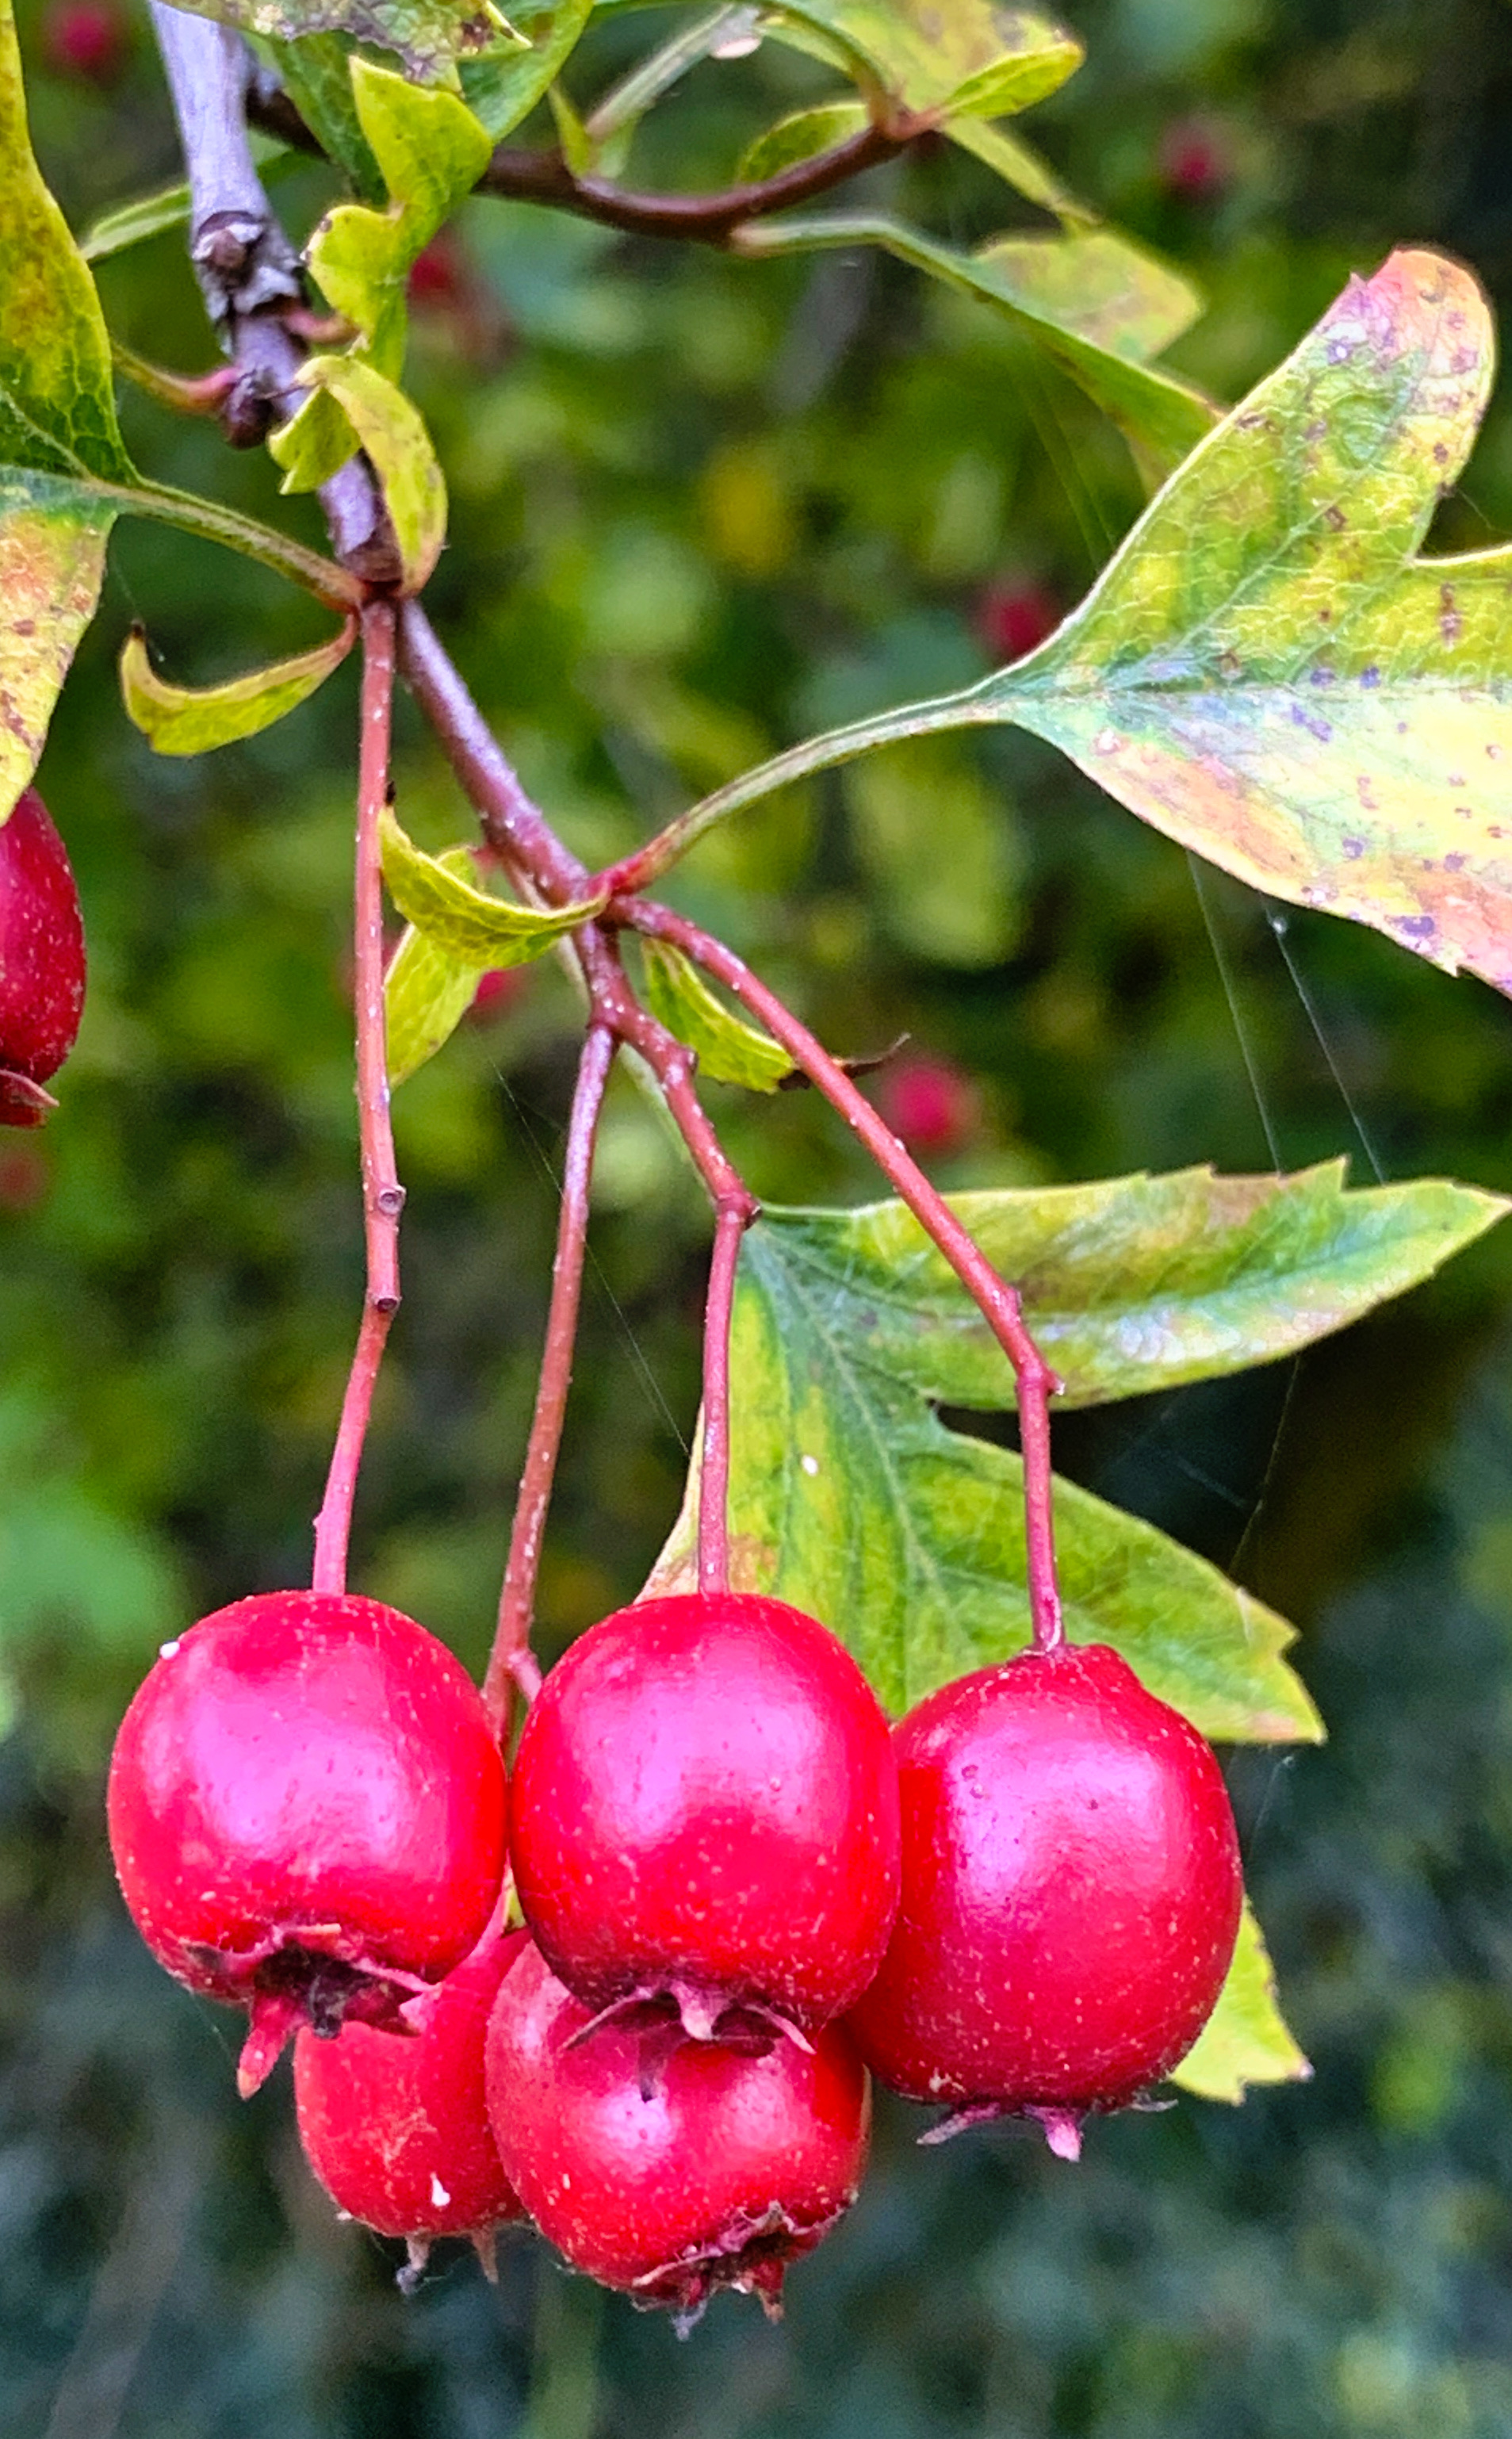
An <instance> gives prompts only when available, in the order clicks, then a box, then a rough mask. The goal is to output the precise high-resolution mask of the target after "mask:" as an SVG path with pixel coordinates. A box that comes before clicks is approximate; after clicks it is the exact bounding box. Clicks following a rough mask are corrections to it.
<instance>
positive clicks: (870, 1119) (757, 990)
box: [609, 898, 1064, 1651]
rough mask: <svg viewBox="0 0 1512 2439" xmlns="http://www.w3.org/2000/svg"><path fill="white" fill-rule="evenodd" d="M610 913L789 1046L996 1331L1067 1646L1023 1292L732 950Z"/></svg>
mask: <svg viewBox="0 0 1512 2439" xmlns="http://www.w3.org/2000/svg"><path fill="white" fill-rule="evenodd" d="M609 912H610V916H611V917H613V919H614V920H616V921H619V922H622V923H627V924H630V925H631V926H632V927H633V928H634V929H635V930H636V931H637V932H643V933H645V934H646V935H648V936H649V937H650V938H652V939H658V940H669V941H671V942H672V944H673V946H674V947H676V948H679V949H681V950H682V951H683V952H684V954H685V956H689V957H692V958H693V959H694V960H695V962H696V963H697V964H699V965H701V966H702V967H703V969H704V970H705V971H706V972H708V973H710V974H712V975H713V976H714V977H715V979H716V981H718V982H721V983H723V984H724V985H725V987H726V988H727V989H729V990H730V991H732V992H733V993H734V994H735V996H736V998H737V999H738V1000H739V1001H740V1002H741V1003H742V1005H743V1006H746V1007H747V1008H749V1009H750V1011H751V1014H752V1015H753V1016H755V1017H756V1019H757V1020H758V1021H759V1022H760V1023H761V1024H764V1025H765V1026H766V1028H767V1031H768V1032H769V1033H770V1034H771V1035H772V1037H773V1039H774V1041H780V1042H781V1044H782V1046H783V1048H784V1050H786V1051H787V1052H788V1054H789V1056H790V1058H792V1060H793V1062H794V1063H795V1065H797V1066H799V1067H801V1068H802V1070H803V1072H804V1074H805V1075H806V1076H807V1077H809V1080H810V1082H811V1083H813V1084H815V1085H816V1086H817V1087H818V1089H819V1091H820V1092H821V1093H823V1094H824V1095H825V1097H826V1099H827V1100H828V1101H830V1102H832V1103H833V1105H834V1107H835V1108H836V1109H837V1110H838V1111H839V1112H840V1113H841V1116H842V1117H843V1118H845V1121H846V1123H847V1125H849V1126H850V1127H851V1128H852V1129H853V1130H854V1131H855V1132H856V1133H857V1134H858V1135H859V1136H860V1138H861V1140H862V1142H863V1144H864V1145H865V1147H866V1149H867V1150H868V1151H869V1152H870V1153H871V1156H872V1158H873V1159H874V1160H875V1161H876V1163H877V1165H878V1166H879V1168H881V1171H882V1173H883V1175H884V1176H885V1177H886V1178H887V1179H888V1180H889V1182H890V1183H891V1184H893V1185H894V1186H896V1187H897V1189H898V1194H899V1195H900V1196H901V1198H902V1200H903V1202H905V1203H906V1204H907V1205H908V1208H909V1209H910V1211H912V1213H913V1214H914V1217H915V1219H916V1220H917V1221H918V1223H919V1225H920V1227H921V1228H922V1229H923V1230H924V1232H925V1234H926V1235H927V1236H928V1237H930V1238H931V1239H932V1241H933V1242H934V1244H935V1245H937V1246H938V1248H939V1250H940V1252H941V1253H942V1254H943V1255H944V1256H945V1259H946V1260H947V1261H948V1262H949V1263H950V1265H951V1268H952V1270H953V1271H954V1273H955V1274H956V1276H957V1278H958V1279H959V1280H960V1281H961V1283H962V1285H963V1286H964V1287H965V1288H966V1290H967V1291H968V1292H969V1294H970V1296H971V1297H972V1298H973V1299H974V1301H975V1302H976V1304H977V1305H978V1306H979V1307H980V1309H981V1311H982V1314H983V1317H984V1318H985V1320H986V1322H987V1326H988V1328H989V1329H990V1330H991V1331H992V1334H993V1336H994V1337H995V1338H996V1339H997V1341H998V1343H999V1344H1000V1345H1001V1346H1002V1348H1003V1350H1004V1352H1005V1355H1006V1356H1007V1359H1008V1361H1009V1362H1010V1363H1011V1364H1012V1366H1013V1370H1014V1377H1015V1380H1016V1381H1017V1384H1018V1399H1019V1439H1020V1445H1021V1448H1022V1450H1023V1499H1024V1518H1025V1545H1026V1553H1025V1554H1026V1558H1027V1571H1028V1581H1029V1613H1030V1617H1031V1620H1032V1622H1033V1627H1034V1640H1035V1646H1036V1648H1037V1649H1038V1650H1041V1651H1053V1650H1055V1649H1056V1647H1058V1645H1059V1644H1060V1643H1061V1642H1062V1641H1063V1640H1064V1627H1063V1625H1062V1622H1061V1615H1060V1593H1059V1590H1058V1584H1057V1581H1056V1556H1055V1533H1054V1510H1053V1505H1052V1487H1051V1470H1050V1398H1051V1397H1052V1396H1053V1394H1054V1393H1055V1391H1056V1390H1057V1389H1058V1387H1059V1385H1060V1384H1059V1382H1058V1380H1057V1379H1056V1376H1055V1374H1054V1373H1053V1372H1052V1371H1051V1369H1050V1367H1049V1365H1048V1364H1047V1363H1046V1362H1045V1360H1044V1358H1043V1356H1042V1355H1041V1352H1040V1350H1039V1348H1038V1346H1036V1344H1035V1343H1034V1340H1033V1339H1032V1338H1031V1336H1030V1335H1029V1331H1028V1329H1027V1328H1026V1327H1025V1326H1024V1320H1023V1309H1022V1308H1021V1305H1020V1302H1019V1293H1018V1290H1017V1289H1016V1288H1013V1287H1010V1286H1009V1284H1008V1282H1007V1281H1006V1280H1005V1279H1003V1278H1000V1277H999V1275H998V1273H997V1272H996V1271H995V1270H994V1269H993V1268H992V1265H991V1263H990V1262H989V1261H988V1260H987V1256H986V1255H985V1254H984V1253H982V1251H981V1250H980V1248H979V1247H978V1246H977V1245H975V1244H973V1242H972V1240H971V1238H970V1237H969V1236H968V1234H967V1232H966V1230H965V1229H964V1228H963V1227H962V1225H961V1223H960V1221H959V1220H957V1219H956V1217H955V1214H954V1212H953V1211H952V1209H951V1207H950V1205H949V1203H948V1202H945V1200H944V1199H943V1197H942V1196H940V1195H939V1194H937V1193H936V1192H935V1190H934V1186H933V1185H931V1184H930V1182H929V1180H928V1178H927V1177H926V1176H925V1175H924V1173H923V1171H922V1170H921V1169H919V1168H918V1167H916V1165H915V1163H914V1162H913V1161H912V1160H911V1159H910V1158H909V1156H908V1153H907V1152H906V1151H905V1150H904V1148H903V1147H902V1145H901V1144H900V1143H899V1142H898V1138H897V1136H896V1135H895V1134H893V1133H892V1132H891V1130H889V1129H888V1128H887V1127H886V1126H885V1125H884V1124H883V1122H882V1120H881V1118H880V1117H879V1116H878V1114H877V1113H876V1111H875V1110H874V1109H873V1108H872V1106H871V1103H870V1102H869V1101H867V1100H866V1099H865V1098H864V1097H863V1095H862V1094H860V1093H859V1092H858V1091H857V1089H856V1087H855V1085H854V1084H853V1083H852V1082H851V1080H850V1077H848V1076H847V1075H846V1074H845V1069H844V1068H843V1067H842V1066H841V1065H840V1064H839V1063H838V1061H837V1060H835V1059H831V1058H830V1056H829V1053H828V1052H827V1050H826V1049H825V1048H824V1047H823V1046H822V1044H821V1043H819V1042H818V1041H815V1040H814V1037H813V1035H812V1034H811V1033H810V1032H809V1029H808V1027H807V1026H806V1025H803V1024H799V1022H798V1019H797V1018H796V1017H795V1016H794V1015H793V1014H792V1011H791V1010H790V1009H789V1008H787V1007H785V1006H784V1005H783V1003H782V1001H781V1000H780V999H778V998H777V996H776V994H775V992H774V991H771V990H769V989H768V988H767V986H766V985H765V983H762V982H759V981H758V980H757V978H756V975H755V974H754V973H752V971H751V970H750V968H749V967H748V966H747V965H745V964H744V963H743V962H742V960H741V959H740V958H739V957H738V956H737V955H736V954H735V952H734V951H733V950H731V949H727V948H725V946H724V945H723V943H722V941H719V940H715V939H712V938H711V937H710V936H709V935H708V934H707V933H705V932H701V931H700V930H699V928H698V926H697V924H695V923H690V922H688V921H687V919H686V917H684V916H681V915H675V914H673V912H672V910H671V908H670V907H667V906H661V905H657V904H655V903H654V902H653V901H651V900H650V899H633V898H632V899H615V900H614V904H613V906H612V907H611V909H610V910H609Z"/></svg>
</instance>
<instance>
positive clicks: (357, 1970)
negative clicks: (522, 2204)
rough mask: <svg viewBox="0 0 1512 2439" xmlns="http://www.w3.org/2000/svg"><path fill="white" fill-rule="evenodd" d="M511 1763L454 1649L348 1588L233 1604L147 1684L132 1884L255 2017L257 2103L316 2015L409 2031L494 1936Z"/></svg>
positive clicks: (169, 1960) (127, 1837) (131, 1725)
mask: <svg viewBox="0 0 1512 2439" xmlns="http://www.w3.org/2000/svg"><path fill="white" fill-rule="evenodd" d="M505 1802H506V1797H505V1781H504V1765H503V1763H502V1761H501V1760H500V1758H499V1753H498V1749H497V1746H496V1745H495V1743H494V1740H493V1737H492V1736H491V1734H490V1732H489V1723H488V1720H487V1718H486V1717H485V1715H484V1710H483V1703H482V1700H481V1698H480V1696H479V1694H478V1692H477V1689H476V1687H475V1686H474V1685H473V1683H472V1682H471V1678H470V1677H469V1676H468V1675H467V1672H466V1670H465V1669H464V1668H463V1667H462V1666H461V1665H460V1663H459V1662H458V1661H456V1660H454V1658H453V1656H452V1654H451V1653H450V1652H449V1651H448V1650H447V1649H446V1648H445V1647H444V1645H442V1644H439V1643H437V1642H436V1639H435V1637H434V1636H433V1635H430V1634H427V1633H426V1631H425V1629H424V1628H423V1627H420V1626H417V1625H416V1624H415V1622H414V1620H413V1619H412V1618H407V1617H403V1616H401V1615H400V1612H399V1611H397V1610H392V1609H385V1608H384V1607H383V1605H382V1603H381V1602H379V1601H372V1600H362V1599H358V1598H356V1597H354V1596H351V1595H347V1594H340V1595H338V1594H330V1593H307V1592H287V1593H258V1595H257V1596H256V1597H255V1598H253V1599H251V1600H243V1601H237V1602H235V1603H234V1604H233V1606H232V1607H231V1608H229V1609H222V1610H218V1611H216V1612H215V1614H214V1615H213V1616H211V1617H207V1618H205V1619H203V1620H202V1621H201V1623H200V1624H199V1625H198V1626H195V1627H191V1628H190V1629H189V1630H188V1632H187V1634H185V1635H183V1636H181V1637H180V1638H179V1639H178V1640H177V1641H176V1642H173V1643H168V1644H165V1645H164V1647H163V1650H162V1654H161V1656H160V1657H159V1659H158V1660H157V1662H156V1664H155V1665H154V1666H153V1667H152V1669H151V1673H150V1674H149V1676H148V1677H147V1678H146V1680H145V1681H144V1682H143V1683H142V1684H141V1685H140V1686H139V1687H138V1689H137V1692H136V1694H135V1696H134V1698H133V1701H132V1704H131V1707H130V1709H129V1710H128V1711H127V1714H126V1717H125V1718H124V1720H123V1721H122V1723H121V1729H120V1734H119V1736H117V1737H116V1750H115V1753H114V1754H113V1755H112V1758H111V1767H110V1784H109V1791H108V1809H109V1817H110V1838H111V1847H112V1851H113V1852H114V1854H115V1858H116V1872H117V1874H118V1875H119V1878H120V1884H121V1891H122V1894H123V1895H124V1896H125V1899H126V1902H127V1905H128V1906H129V1908H130V1909H131V1913H132V1915H133V1919H134V1921H135V1923H136V1927H137V1929H138V1930H139V1931H140V1932H141V1933H142V1936H143V1938H144V1939H145V1940H146V1941H147V1944H148V1946H149V1948H151V1950H152V1953H153V1955H154V1956H156V1957H157V1959H158V1961H159V1963H160V1964H162V1965H164V1966H166V1967H167V1968H168V1970H169V1972H170V1973H171V1974H173V1975H175V1976H176V1978H177V1979H178V1980H179V1981H181V1982H183V1983H185V1984H187V1986H188V1987H189V1988H190V1989H191V1990H199V1991H203V1992H205V1994H206V1995H208V1996H209V1997H211V1998H215V1999H222V2000H225V2001H227V2002H228V2003H231V2004H233V2005H240V2006H245V2007H247V2008H248V2009H249V2011H250V2013H251V2017H252V2024H251V2029H250V2031H249V2033H248V2037H247V2043H246V2047H245V2049H244V2050H243V2052H242V2056H241V2067H240V2075H239V2078H238V2079H239V2082H240V2087H241V2090H242V2092H243V2093H245V2092H253V2091H255V2090H256V2089H257V2087H258V2084H259V2083H260V2082H261V2081H262V2079H263V2077H264V2076H265V2075H266V2074H268V2073H269V2071H270V2070H271V2068H272V2066H273V2063H274V2061H275V2059H276V2056H277V2055H278V2052H279V2050H280V2049H281V2048H282V2046H283V2044H284V2042H285V2041H286V2040H287V2039H288V2038H289V2037H290V2035H291V2034H292V2033H293V2031H294V2027H295V2025H296V2024H297V2023H298V2022H300V2021H308V2022H311V2023H313V2024H314V2025H315V2026H316V2027H317V2028H319V2029H321V2030H325V2031H335V2030H337V2029H339V2027H340V2025H341V2024H342V2023H343V2021H347V2020H348V2019H351V2020H355V2021H369V2022H380V2023H382V2022H392V2021H394V2020H395V2018H396V2015H397V2010H398V2008H399V2006H400V2003H402V2002H403V2001H404V2000H405V1999H407V1998H409V1997H411V1996H413V1995H414V1994H415V1993H416V1992H417V1991H418V1990H420V1989H422V1988H423V1987H424V1986H425V1985H427V1984H429V1983H432V1982H438V1981H439V1980H440V1979H441V1977H442V1975H443V1974H445V1973H448V1972H450V1971H451V1969H452V1967H454V1966H455V1965H459V1964H460V1963H461V1961H462V1959H463V1957H464V1956H466V1955H467V1954H468V1952H469V1950H470V1949H471V1948H472V1947H473V1946H474V1945H475V1944H476V1942H477V1940H478V1939H479V1938H480V1937H481V1936H482V1933H483V1932H484V1930H485V1929H486V1928H487V1925H488V1922H489V1916H490V1914H492V1911H493V1906H494V1901H495V1899H496V1897H497V1896H498V1891H499V1883H500V1878H501V1875H502V1871H503V1864H504V1829H505Z"/></svg>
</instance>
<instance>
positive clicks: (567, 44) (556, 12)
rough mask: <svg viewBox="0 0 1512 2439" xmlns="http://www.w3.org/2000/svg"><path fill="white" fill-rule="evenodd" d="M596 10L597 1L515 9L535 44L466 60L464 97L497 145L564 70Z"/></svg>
mask: <svg viewBox="0 0 1512 2439" xmlns="http://www.w3.org/2000/svg"><path fill="white" fill-rule="evenodd" d="M593 10H594V0H560V6H559V7H557V8H545V9H517V10H516V12H515V15H516V19H517V21H518V24H519V27H520V31H521V32H522V33H523V34H525V35H526V36H527V37H528V39H529V41H530V44H531V45H532V47H531V48H530V49H529V50H528V51H494V52H492V53H490V55H489V58H488V59H485V60H464V61H463V62H462V92H463V96H464V98H465V99H466V101H467V104H468V107H469V109H470V110H471V112H472V113H473V116H475V117H476V118H478V119H479V120H480V121H481V123H482V124H483V126H485V127H486V128H487V129H488V131H489V134H490V135H491V136H492V138H493V141H494V142H495V143H496V144H497V143H498V142H499V140H500V138H501V137H502V136H505V135H507V134H509V132H510V130H511V128H515V127H518V126H519V124H520V121H521V120H522V119H523V118H526V117H528V116H529V115H530V113H531V111H532V110H534V108H535V106H536V104H537V102H538V101H540V99H541V98H542V97H543V94H544V93H545V92H546V90H547V88H548V86H550V85H551V84H552V83H553V82H554V80H556V78H557V77H558V76H559V75H560V71H561V69H562V68H563V67H564V66H565V65H566V63H567V62H568V60H569V59H570V58H571V56H572V54H573V52H574V51H575V50H576V49H577V47H578V37H579V35H580V34H581V33H582V31H583V28H584V27H585V26H586V25H587V23H588V20H589V18H590V17H591V16H592V15H593Z"/></svg>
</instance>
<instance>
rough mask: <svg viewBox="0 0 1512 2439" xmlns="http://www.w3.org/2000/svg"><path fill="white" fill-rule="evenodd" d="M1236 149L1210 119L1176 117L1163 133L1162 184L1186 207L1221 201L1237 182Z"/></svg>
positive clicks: (1160, 152) (1160, 159) (1161, 140)
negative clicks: (1235, 178)
mask: <svg viewBox="0 0 1512 2439" xmlns="http://www.w3.org/2000/svg"><path fill="white" fill-rule="evenodd" d="M1233 151H1234V148H1233V145H1232V143H1231V142H1230V140H1229V137H1228V134H1227V132H1226V130H1225V129H1223V128H1222V127H1220V126H1218V124H1216V122H1215V121H1214V120H1212V119H1209V118H1173V119H1171V120H1169V121H1168V122H1167V124H1166V125H1165V127H1164V128H1163V129H1162V131H1161V138H1160V150H1159V153H1158V156H1157V167H1158V170H1159V175H1160V182H1161V185H1162V186H1163V187H1165V191H1166V193H1167V194H1169V195H1174V196H1177V197H1179V198H1180V200H1181V201H1182V202H1183V203H1185V204H1216V203H1219V202H1221V200H1222V198H1223V196H1224V195H1225V194H1226V193H1227V192H1228V189H1229V187H1231V186H1232V185H1233V183H1234V158H1233Z"/></svg>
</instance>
